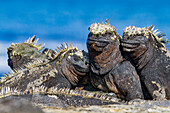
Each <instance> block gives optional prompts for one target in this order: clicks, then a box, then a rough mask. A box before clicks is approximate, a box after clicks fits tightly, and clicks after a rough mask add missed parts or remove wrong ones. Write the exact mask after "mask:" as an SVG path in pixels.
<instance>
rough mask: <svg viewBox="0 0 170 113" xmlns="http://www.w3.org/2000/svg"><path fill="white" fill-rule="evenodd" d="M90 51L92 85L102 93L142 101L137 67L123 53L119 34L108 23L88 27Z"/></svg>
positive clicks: (88, 46)
mask: <svg viewBox="0 0 170 113" xmlns="http://www.w3.org/2000/svg"><path fill="white" fill-rule="evenodd" d="M89 31H90V33H89V35H88V39H87V48H88V52H89V63H90V69H91V70H90V77H91V83H92V84H93V86H95V87H96V88H99V89H101V90H103V91H112V92H114V93H116V94H117V96H118V97H120V98H122V99H125V100H132V99H136V98H141V99H142V98H143V92H142V89H141V84H140V80H139V76H138V74H137V72H136V70H135V67H134V66H133V65H132V64H131V63H130V62H129V61H127V60H126V59H125V58H124V57H123V56H122V53H121V51H120V47H119V45H120V42H119V39H120V38H121V36H120V35H118V34H117V32H116V30H115V28H114V27H113V26H111V25H110V24H109V23H108V20H106V23H105V24H104V23H102V24H99V23H98V24H97V23H94V24H92V25H91V26H90V27H89Z"/></svg>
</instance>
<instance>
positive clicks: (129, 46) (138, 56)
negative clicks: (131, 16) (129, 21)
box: [121, 26, 170, 100]
mask: <svg viewBox="0 0 170 113" xmlns="http://www.w3.org/2000/svg"><path fill="white" fill-rule="evenodd" d="M153 29H154V27H153V26H150V27H149V28H139V27H135V26H129V27H126V29H124V33H123V39H122V41H121V45H122V47H123V51H124V52H126V54H128V55H129V56H130V58H131V59H132V60H133V62H134V63H135V65H136V69H137V71H138V73H139V75H140V79H141V82H142V84H143V86H144V90H145V91H144V93H145V96H146V97H145V98H146V99H157V100H162V99H165V98H166V99H170V82H169V81H170V52H169V51H168V50H167V48H166V47H165V45H164V43H163V42H165V41H164V40H162V39H161V37H162V36H164V34H159V32H157V30H155V31H154V30H153ZM157 34H159V35H157Z"/></svg>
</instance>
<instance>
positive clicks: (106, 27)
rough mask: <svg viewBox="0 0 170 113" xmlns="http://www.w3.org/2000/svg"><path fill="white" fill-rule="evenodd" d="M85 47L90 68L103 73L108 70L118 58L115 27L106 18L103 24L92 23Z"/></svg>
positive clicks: (117, 38) (117, 41)
mask: <svg viewBox="0 0 170 113" xmlns="http://www.w3.org/2000/svg"><path fill="white" fill-rule="evenodd" d="M89 31H90V33H89V35H88V39H87V48H88V51H89V61H90V65H91V66H90V67H91V70H92V71H93V72H94V73H96V74H100V75H103V74H105V73H107V72H108V71H110V70H111V69H112V67H113V65H115V64H116V63H117V62H119V60H118V59H117V57H118V56H119V39H120V38H121V37H120V36H119V35H118V34H117V32H116V29H115V27H113V26H111V25H110V24H109V23H108V20H106V22H105V24H104V23H102V24H99V23H98V24H96V23H94V24H92V25H91V26H90V27H89Z"/></svg>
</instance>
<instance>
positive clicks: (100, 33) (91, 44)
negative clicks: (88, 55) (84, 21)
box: [87, 20, 120, 52]
mask: <svg viewBox="0 0 170 113" xmlns="http://www.w3.org/2000/svg"><path fill="white" fill-rule="evenodd" d="M89 31H90V33H89V35H88V39H87V47H88V49H89V48H90V50H91V49H92V50H94V51H98V52H100V51H102V50H103V49H104V48H105V47H106V46H107V45H108V44H109V43H113V42H115V40H118V38H120V37H119V36H118V35H117V32H116V29H115V27H113V26H111V25H110V24H109V23H108V20H106V22H105V24H104V23H102V24H100V23H98V24H97V23H94V24H92V25H91V26H89Z"/></svg>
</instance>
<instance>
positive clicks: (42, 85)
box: [0, 36, 120, 106]
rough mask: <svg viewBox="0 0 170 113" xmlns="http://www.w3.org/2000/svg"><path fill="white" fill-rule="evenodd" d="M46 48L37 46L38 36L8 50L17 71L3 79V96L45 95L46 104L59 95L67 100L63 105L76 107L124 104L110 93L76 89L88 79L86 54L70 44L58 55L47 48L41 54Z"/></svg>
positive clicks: (1, 94) (1, 86) (1, 84)
mask: <svg viewBox="0 0 170 113" xmlns="http://www.w3.org/2000/svg"><path fill="white" fill-rule="evenodd" d="M36 42H37V41H36ZM42 48H43V47H42V46H41V47H40V46H37V45H36V43H35V36H34V37H32V38H31V39H29V40H27V41H26V42H24V43H21V44H12V45H11V46H10V47H9V48H8V56H9V60H8V61H9V62H10V63H9V64H10V66H11V68H12V69H14V71H13V73H11V74H6V75H5V77H4V78H2V80H1V83H0V97H5V96H10V95H20V96H21V95H25V97H29V95H32V94H33V95H35V94H37V93H38V94H42V96H41V97H43V98H41V99H42V101H46V99H47V100H48V99H52V100H54V99H53V98H54V97H53V96H55V95H58V97H59V98H60V99H66V100H63V102H65V101H67V102H68V104H69V105H73V106H82V105H105V104H113V103H115V102H119V101H120V99H117V98H116V96H115V95H110V94H109V93H107V94H105V93H100V92H88V91H84V90H73V89H74V87H77V86H79V84H81V82H82V81H83V79H84V78H86V77H87V78H88V72H89V67H88V65H89V64H88V56H87V53H86V52H85V51H81V50H78V49H77V48H76V47H74V46H73V45H70V46H68V44H64V45H62V46H61V47H58V50H57V53H56V52H54V51H53V50H50V51H49V50H47V49H45V50H43V52H40V50H41V49H42ZM45 95H52V96H45ZM38 97H40V96H38ZM69 100H70V101H69ZM80 100H81V102H79V101H80ZM56 101H57V99H56ZM35 103H36V102H35ZM38 103H39V102H38ZM45 104H48V103H45ZM78 104H79V105H78Z"/></svg>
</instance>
